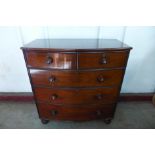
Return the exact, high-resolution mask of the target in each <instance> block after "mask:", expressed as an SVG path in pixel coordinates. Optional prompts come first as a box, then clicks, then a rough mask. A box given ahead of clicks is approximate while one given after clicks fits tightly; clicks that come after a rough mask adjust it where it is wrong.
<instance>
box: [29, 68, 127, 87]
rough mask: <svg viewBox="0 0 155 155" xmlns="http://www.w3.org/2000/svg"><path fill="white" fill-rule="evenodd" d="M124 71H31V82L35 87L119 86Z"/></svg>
mask: <svg viewBox="0 0 155 155" xmlns="http://www.w3.org/2000/svg"><path fill="white" fill-rule="evenodd" d="M123 73H124V70H103V71H54V70H53V71H47V70H36V69H31V70H30V74H31V77H32V82H33V84H34V85H36V86H49V87H92V86H119V85H120V83H121V81H122V77H123Z"/></svg>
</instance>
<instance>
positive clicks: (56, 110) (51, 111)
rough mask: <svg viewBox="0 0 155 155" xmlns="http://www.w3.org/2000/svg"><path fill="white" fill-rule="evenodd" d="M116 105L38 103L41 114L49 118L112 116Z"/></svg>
mask: <svg viewBox="0 0 155 155" xmlns="http://www.w3.org/2000/svg"><path fill="white" fill-rule="evenodd" d="M114 108H115V105H114V104H113V105H102V106H77V107H71V106H69V107H68V106H57V105H46V106H45V104H38V110H39V115H40V117H41V118H42V119H48V120H50V119H51V120H52V119H54V120H77V121H78V120H79V121H80V120H81V121H82V120H83V121H84V120H92V119H98V118H112V117H113V113H114Z"/></svg>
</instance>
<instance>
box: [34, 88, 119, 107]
mask: <svg viewBox="0 0 155 155" xmlns="http://www.w3.org/2000/svg"><path fill="white" fill-rule="evenodd" d="M35 94H36V97H37V102H46V103H48V104H56V105H57V104H58V105H66V104H67V105H73V104H80V105H85V104H107V103H115V101H116V97H117V95H118V88H117V87H114V88H93V89H90V88H87V89H78V88H76V89H48V88H35ZM111 94H112V95H111Z"/></svg>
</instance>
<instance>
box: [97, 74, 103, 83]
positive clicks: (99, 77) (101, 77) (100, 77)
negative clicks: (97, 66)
mask: <svg viewBox="0 0 155 155" xmlns="http://www.w3.org/2000/svg"><path fill="white" fill-rule="evenodd" d="M104 80H105V79H104V77H103V76H102V75H99V76H98V77H97V81H98V82H104Z"/></svg>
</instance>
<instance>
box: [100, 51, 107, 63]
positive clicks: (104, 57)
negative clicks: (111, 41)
mask: <svg viewBox="0 0 155 155" xmlns="http://www.w3.org/2000/svg"><path fill="white" fill-rule="evenodd" d="M101 64H107V59H106V54H105V53H103V54H102V58H101Z"/></svg>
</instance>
